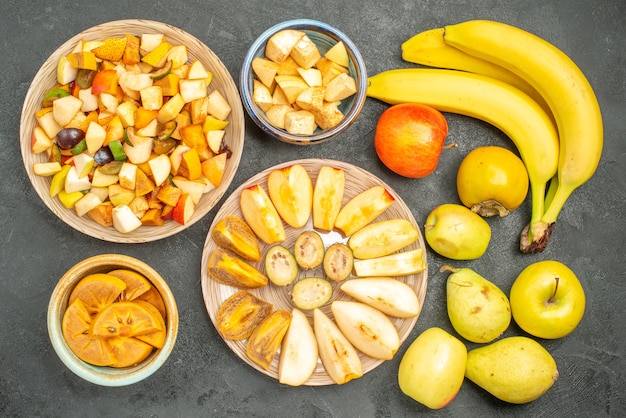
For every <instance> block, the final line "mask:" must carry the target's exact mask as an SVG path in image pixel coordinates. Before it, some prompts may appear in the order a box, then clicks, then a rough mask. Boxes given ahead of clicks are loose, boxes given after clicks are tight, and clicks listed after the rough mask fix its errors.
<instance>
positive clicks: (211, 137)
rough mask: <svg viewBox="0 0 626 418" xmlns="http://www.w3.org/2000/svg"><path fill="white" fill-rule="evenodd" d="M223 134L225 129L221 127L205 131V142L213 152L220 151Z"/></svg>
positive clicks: (217, 152)
mask: <svg viewBox="0 0 626 418" xmlns="http://www.w3.org/2000/svg"><path fill="white" fill-rule="evenodd" d="M225 134H226V131H225V130H223V129H214V130H211V131H208V132H207V133H206V142H207V143H208V144H209V149H210V150H211V152H213V153H214V154H219V153H220V152H221V151H222V142H224V135H225Z"/></svg>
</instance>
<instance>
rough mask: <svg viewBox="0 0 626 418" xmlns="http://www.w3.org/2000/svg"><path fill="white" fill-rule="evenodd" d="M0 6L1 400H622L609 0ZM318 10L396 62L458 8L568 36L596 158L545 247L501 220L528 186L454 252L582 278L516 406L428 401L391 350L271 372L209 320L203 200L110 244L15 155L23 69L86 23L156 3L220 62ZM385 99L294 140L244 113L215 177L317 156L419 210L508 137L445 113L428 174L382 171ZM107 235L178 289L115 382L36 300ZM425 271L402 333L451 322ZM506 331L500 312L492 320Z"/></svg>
mask: <svg viewBox="0 0 626 418" xmlns="http://www.w3.org/2000/svg"><path fill="white" fill-rule="evenodd" d="M2 9H3V10H2V17H0V34H1V36H0V39H2V41H1V42H2V44H1V46H0V51H1V55H0V56H1V60H0V74H1V75H2V77H1V78H0V86H1V87H0V91H1V93H2V95H1V97H2V99H1V100H0V115H2V117H0V138H1V141H2V144H3V145H2V149H3V152H2V153H0V162H1V163H0V171H1V174H0V179H2V180H1V181H0V190H1V192H0V196H2V197H1V200H0V202H1V203H0V230H1V231H2V247H1V249H0V271H1V273H0V277H1V279H0V370H1V371H0V416H101V415H110V416H153V417H155V416H162V417H165V416H184V417H187V416H209V415H210V416H269V415H271V416H361V417H370V416H390V417H398V416H410V415H418V414H419V415H438V416H462V415H466V416H488V415H498V416H504V415H507V416H508V415H510V416H519V417H528V416H546V417H548V416H550V417H551V416H559V417H570V416H581V417H583V416H585V417H586V416H594V417H601V416H613V417H618V416H624V415H625V414H626V395H625V391H626V377H625V374H624V370H625V368H626V362H625V360H624V355H625V354H626V349H625V348H624V343H625V337H626V326H625V322H624V314H625V312H624V306H625V301H626V287H625V284H624V279H625V277H624V276H625V274H624V272H625V270H624V263H623V261H622V260H623V250H624V247H625V244H626V239H625V238H624V237H625V236H626V228H625V227H624V203H625V197H626V182H625V181H624V170H625V169H626V164H625V163H624V156H625V154H626V145H625V142H624V138H623V135H624V131H626V118H625V116H626V106H625V103H626V81H625V80H626V62H625V61H624V57H625V56H626V48H625V43H624V39H626V29H625V26H624V23H626V3H624V2H622V1H620V0H596V1H581V0H546V1H542V2H534V1H529V0H520V1H517V2H506V1H494V0H476V1H435V0H427V1H410V0H399V1H394V2H381V1H372V0H359V1H357V0H352V1H346V2H335V1H325V0H321V1H313V2H297V4H292V2H285V1H278V0H268V1H241V2H227V1H222V2H218V1H212V0H207V1H192V2H191V1H189V2H185V1H182V2H178V1H155V2H143V1H119V0H109V1H106V2H105V1H99V2H94V1H87V2H74V1H66V0H57V1H56V2H44V1H32V2H27V1H24V2H4V4H3V7H2ZM299 17H305V18H314V19H318V20H322V21H325V22H327V23H330V24H332V25H334V26H336V27H338V28H339V29H341V30H342V31H344V32H345V33H347V34H348V35H349V36H350V37H351V38H352V40H353V41H354V42H355V43H356V44H357V45H358V46H359V47H360V49H361V52H362V54H363V55H364V58H365V60H366V64H367V67H368V72H369V73H370V74H375V73H378V72H380V71H383V70H387V69H391V68H394V67H399V66H404V65H407V64H406V63H403V62H402V60H401V55H400V44H401V43H402V42H403V41H404V40H406V39H407V38H409V37H410V36H412V35H413V34H415V33H417V32H418V31H421V30H425V29H429V28H432V27H436V26H441V25H445V24H449V23H454V22H458V21H462V20H467V19H472V18H488V19H494V20H500V21H504V22H507V23H510V24H514V25H518V26H520V27H522V28H525V29H527V30H529V31H531V32H534V33H536V34H538V35H540V36H542V37H544V38H546V39H547V40H549V41H551V42H553V43H554V44H556V45H557V46H559V47H560V48H562V49H563V50H564V51H565V52H566V53H567V54H569V55H570V56H571V57H572V58H573V59H574V61H575V62H577V63H578V65H579V66H580V68H581V69H582V70H583V71H584V72H585V74H586V75H587V76H588V78H589V80H590V82H591V84H592V85H593V86H594V88H595V91H596V93H597V96H598V98H599V101H600V105H601V108H602V111H603V116H604V122H605V149H604V154H603V158H602V161H601V162H600V166H599V168H598V171H597V173H596V175H595V176H594V177H593V178H592V180H591V181H589V182H588V183H587V184H585V185H584V186H583V187H581V188H580V189H579V190H577V191H576V192H575V193H574V195H573V196H572V198H571V200H570V201H569V202H568V203H567V205H566V207H565V209H564V211H563V213H562V214H561V216H560V217H559V222H558V226H557V228H556V231H555V233H554V235H553V237H552V241H551V242H550V244H549V246H548V248H547V250H546V251H545V252H544V253H542V254H537V255H525V254H521V253H520V252H519V251H518V250H517V247H518V237H519V232H520V230H521V228H522V226H523V225H524V224H525V223H526V221H527V219H529V204H528V203H525V204H524V205H523V206H522V207H521V208H520V209H519V210H517V211H516V212H514V213H513V214H512V215H511V216H509V217H507V218H505V219H492V220H490V221H489V223H490V224H491V226H492V229H493V233H494V236H493V240H492V243H491V246H490V248H489V251H488V252H487V254H485V256H483V257H482V258H480V259H478V260H476V261H473V262H467V263H455V264H456V265H464V266H468V267H471V268H473V269H475V270H476V271H478V272H479V273H481V274H482V275H484V276H485V277H488V278H490V279H492V280H493V281H495V282H496V283H498V284H499V285H500V286H501V287H502V288H503V289H504V290H505V292H508V290H509V289H510V286H511V283H512V281H513V280H514V278H515V277H516V276H517V274H518V273H519V272H520V271H521V270H522V269H523V268H524V267H525V266H526V265H528V264H530V263H531V262H534V261H538V260H543V259H556V260H559V261H561V262H563V263H565V264H567V265H568V266H570V267H571V268H572V269H573V270H574V271H575V272H576V273H577V275H578V276H579V278H580V280H581V281H582V283H583V286H584V287H585V290H586V293H587V301H588V307H587V310H586V314H585V317H584V319H583V321H582V323H581V324H580V326H579V328H578V329H577V330H576V331H575V332H574V333H573V334H571V335H570V336H567V337H566V338H563V339H560V340H556V341H543V342H542V343H543V344H544V346H545V347H546V348H548V349H549V350H550V351H551V352H552V354H553V355H554V357H555V358H556V361H557V363H558V367H559V370H560V372H561V377H560V379H559V380H558V382H557V383H556V384H555V385H554V387H553V388H552V389H551V390H550V391H549V392H548V393H547V394H546V395H545V396H543V397H542V398H540V399H539V400H537V401H535V402H533V403H530V404H527V405H522V406H513V405H508V404H505V403H502V402H499V401H497V400H496V399H494V398H493V397H491V396H490V395H489V394H487V393H486V392H484V391H482V390H481V389H479V388H478V387H476V386H475V385H473V384H472V383H470V382H467V381H466V382H465V383H464V385H463V387H462V388H461V391H460V393H459V394H458V396H457V397H456V399H455V400H454V401H453V402H452V403H451V404H450V405H449V406H448V407H446V408H445V409H443V410H441V411H439V412H432V411H429V410H428V409H426V408H425V407H423V406H421V405H420V404H418V403H416V402H414V401H412V400H411V399H409V398H408V397H406V396H404V395H403V394H402V393H401V392H400V390H399V388H398V385H397V378H396V375H397V368H398V364H399V361H400V358H401V355H402V354H403V353H404V351H405V350H406V348H407V346H408V342H407V343H405V344H404V345H403V346H402V347H401V349H400V351H399V353H398V355H397V356H396V357H395V359H393V360H392V361H388V362H386V363H384V364H382V365H381V366H380V367H378V368H376V369H375V370H373V371H372V372H370V373H368V374H367V375H365V376H364V377H363V378H362V379H359V380H356V381H353V382H350V383H349V384H347V385H344V386H328V387H300V388H290V387H286V386H282V385H280V384H279V383H277V382H276V381H274V380H273V379H270V378H268V377H266V376H264V375H262V374H260V373H258V372H256V371H254V370H253V369H252V368H251V367H249V366H248V365H246V364H245V363H244V362H243V361H241V360H240V359H239V358H238V357H237V356H235V355H234V354H233V353H232V352H231V351H230V350H229V349H228V347H227V346H226V345H225V344H224V343H223V341H222V340H221V339H220V337H219V336H218V334H217V332H216V330H215V328H214V327H213V325H212V323H211V321H210V319H209V317H208V315H207V312H206V309H205V307H204V303H203V300H202V294H201V291H200V258H201V253H202V246H203V243H204V240H205V237H206V234H207V231H208V228H209V226H210V224H211V222H212V221H213V217H214V216H215V213H216V211H217V208H216V209H214V210H213V211H211V212H210V213H209V215H208V216H206V217H205V218H204V219H203V220H202V221H200V222H198V223H196V224H195V225H193V226H192V227H191V228H189V229H187V230H186V231H185V232H183V233H180V234H178V235H176V236H173V237H170V238H167V239H165V240H161V241H157V242H153V243H147V244H137V245H119V244H112V243H107V242H101V241H98V240H95V239H92V238H90V237H88V236H86V235H83V234H81V233H80V232H77V231H74V230H73V229H71V228H69V227H68V226H67V225H66V224H64V223H63V222H61V221H60V220H58V219H57V218H56V217H55V216H54V215H53V214H52V213H51V212H50V211H49V210H48V209H47V207H46V206H45V205H44V204H43V203H42V202H41V201H40V200H39V198H38V196H37V195H36V194H35V193H34V190H33V188H32V186H31V184H30V182H29V180H28V178H27V176H26V173H25V171H24V169H23V165H22V161H21V155H20V150H19V146H18V143H19V142H18V135H19V118H20V112H21V108H22V103H23V99H24V96H25V94H26V91H27V89H28V87H29V85H30V82H31V80H32V78H33V76H34V75H35V73H36V71H37V70H38V68H39V66H40V65H41V64H42V63H43V62H44V60H45V59H46V58H47V57H48V55H50V54H51V53H52V52H53V51H54V50H55V49H56V48H57V47H58V46H59V45H61V44H62V43H63V42H65V41H66V40H67V39H69V38H70V37H71V36H73V35H74V34H76V33H78V32H80V31H82V30H84V29H86V28H88V27H91V26H93V25H95V24H97V23H101V22H106V21H109V20H117V19H126V18H145V19H152V20H159V21H163V22H167V23H170V24H172V25H174V26H178V27H180V28H182V29H184V30H186V31H188V32H190V33H191V34H193V35H195V36H196V37H198V38H199V39H201V40H202V41H204V42H205V43H206V44H207V45H208V46H209V47H210V48H211V49H212V50H213V51H215V53H216V54H217V55H218V56H219V57H220V58H221V59H222V61H223V62H224V63H225V65H226V66H227V67H228V69H229V70H230V72H231V74H232V75H233V77H234V78H235V79H237V77H238V72H239V69H240V65H241V62H242V60H243V57H244V54H245V52H246V50H247V48H248V46H249V45H250V44H251V43H252V42H253V40H254V39H255V38H256V36H257V35H259V34H260V33H261V32H262V31H264V30H265V29H266V28H267V27H269V26H271V25H273V24H275V23H277V22H279V21H282V20H286V19H291V18H299ZM385 108H386V106H385V105H383V104H382V103H379V102H376V101H373V100H368V101H367V103H366V105H365V108H364V110H363V113H362V114H361V117H360V118H359V120H358V121H357V122H356V123H355V124H354V125H353V126H352V127H351V128H350V129H349V130H348V131H347V132H346V133H345V134H344V135H343V136H341V137H340V138H338V139H336V140H334V141H332V142H329V143H326V144H322V145H319V146H315V147H308V148H304V147H295V146H290V145H286V144H282V143H279V142H278V141H276V140H273V139H271V138H269V137H267V136H265V135H264V134H263V133H262V132H261V131H260V130H259V129H257V128H256V126H254V125H253V124H252V122H251V121H250V120H249V119H246V122H247V127H246V138H245V141H246V142H245V148H244V152H243V157H242V161H241V166H240V169H239V171H238V172H237V176H236V177H235V180H234V182H233V183H232V185H231V188H230V190H229V192H232V191H233V190H234V189H235V188H236V187H237V186H238V185H239V184H241V183H242V182H244V181H245V180H246V179H248V178H249V177H251V176H252V175H254V174H255V173H257V172H259V171H261V170H263V169H265V168H267V167H270V166H273V165H275V164H278V163H281V162H284V161H289V160H295V159H302V158H334V159H340V160H343V161H346V162H349V163H352V164H354V165H357V166H360V167H363V168H365V169H367V170H369V171H370V172H372V173H373V174H374V175H376V176H378V177H380V178H382V179H383V180H384V181H385V182H387V183H388V184H390V185H391V187H393V188H394V190H396V191H397V192H398V193H399V194H400V195H401V197H402V198H403V199H404V200H405V202H406V203H407V204H408V205H409V206H410V207H411V209H412V211H413V214H414V216H415V218H416V219H417V220H418V222H420V223H423V221H424V219H425V217H426V215H427V214H428V212H429V211H430V210H431V209H432V208H433V207H434V206H435V205H437V204H439V203H444V202H456V201H458V197H457V195H456V190H455V187H454V179H455V175H456V169H457V167H458V164H459V163H460V161H461V159H462V157H463V156H464V155H465V154H466V153H467V152H468V151H469V150H471V149H472V148H474V147H476V146H478V145H487V144H497V145H502V146H505V147H509V148H512V143H511V142H510V141H509V140H508V139H507V138H506V137H505V136H504V135H503V134H501V133H500V132H499V131H497V130H496V129H494V128H492V127H490V126H487V125H486V124H483V123H480V122H478V121H475V120H471V119H468V118H465V117H461V116H457V115H447V117H448V121H449V125H450V134H449V138H448V140H449V141H455V142H458V144H459V147H458V148H455V149H451V150H447V151H445V152H444V154H443V156H442V158H441V161H440V163H439V166H438V168H437V170H436V172H435V173H434V174H432V175H431V176H429V177H427V178H425V179H421V180H408V179H404V178H400V177H398V176H396V175H393V174H392V173H390V172H389V171H388V170H386V169H385V168H384V167H383V166H382V164H381V163H380V162H379V160H378V159H377V156H376V153H375V151H374V148H373V135H374V128H375V124H376V121H377V119H378V116H379V115H380V113H381V112H382V111H383V110H384V109H385ZM109 252H113V253H124V254H129V255H131V256H134V257H137V258H140V259H142V260H144V261H146V262H148V263H150V264H151V265H152V266H154V267H155V268H156V269H157V270H158V271H159V272H160V273H161V274H162V275H163V276H165V277H166V278H167V280H168V281H169V284H170V286H171V287H172V289H173V291H174V293H175V296H176V298H177V300H178V306H179V311H180V332H179V337H178V341H177V343H176V346H175V348H174V350H173V352H172V355H171V357H170V358H169V360H168V361H167V363H166V364H165V365H164V367H162V368H161V369H160V370H158V371H157V372H156V373H155V374H154V375H153V376H152V377H150V378H149V379H147V380H145V381H143V382H140V383H137V384H135V385H132V386H128V387H121V388H106V387H99V386H96V385H93V384H90V383H88V382H85V381H83V380H81V379H80V378H79V377H77V376H75V375H74V374H72V373H71V372H70V371H68V370H67V369H66V368H65V366H64V365H63V364H62V363H61V361H60V360H59V359H58V357H57V356H56V354H55V353H54V351H53V349H52V347H51V345H50V342H49V340H48V333H47V329H46V307H47V303H48V299H49V297H50V294H51V292H52V289H53V288H54V286H55V284H56V281H57V280H58V278H59V277H60V276H61V275H62V274H63V273H64V272H65V270H66V269H67V268H69V267H70V266H71V265H73V264H74V263H76V262H77V261H79V260H81V259H83V258H85V257H88V256H91V255H95V254H99V253H109ZM428 261H429V263H430V272H431V274H430V277H429V284H428V292H427V296H426V302H425V306H424V309H423V311H422V314H421V316H420V318H419V320H418V322H417V325H416V327H415V328H414V330H413V332H412V334H411V335H410V337H409V341H412V340H413V339H414V338H415V337H416V336H417V335H418V334H419V333H420V332H422V331H423V330H425V329H426V328H429V327H432V326H440V327H443V328H444V329H447V330H449V331H451V326H450V323H449V321H448V319H447V316H446V311H445V278H446V277H447V275H446V274H441V273H438V269H439V267H440V266H441V265H442V264H443V263H444V262H446V260H444V259H442V258H441V257H438V256H436V255H435V254H434V253H432V252H430V251H429V252H428ZM518 333H520V331H519V330H518V329H517V328H516V327H515V326H512V327H511V328H510V329H509V331H508V332H507V335H509V334H510V335H514V334H518Z"/></svg>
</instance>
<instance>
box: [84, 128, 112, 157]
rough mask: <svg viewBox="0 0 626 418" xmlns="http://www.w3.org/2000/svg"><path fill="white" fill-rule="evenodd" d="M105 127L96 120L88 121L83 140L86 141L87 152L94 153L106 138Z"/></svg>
mask: <svg viewBox="0 0 626 418" xmlns="http://www.w3.org/2000/svg"><path fill="white" fill-rule="evenodd" d="M106 135H107V132H106V129H104V128H103V127H102V126H101V125H100V124H99V123H98V122H89V125H88V126H87V131H86V132H85V142H86V143H87V152H88V153H89V154H92V155H93V154H95V153H96V151H98V150H99V149H100V148H101V147H102V145H103V144H104V140H105V139H106Z"/></svg>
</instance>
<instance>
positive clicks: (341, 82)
mask: <svg viewBox="0 0 626 418" xmlns="http://www.w3.org/2000/svg"><path fill="white" fill-rule="evenodd" d="M355 93H356V81H355V80H354V78H353V77H351V76H350V75H348V74H346V73H341V74H339V75H337V76H336V77H334V78H333V79H332V80H331V81H330V82H329V83H328V84H327V85H326V93H324V100H326V101H327V102H336V101H341V100H343V99H345V98H348V97H350V96H352V95H353V94H355Z"/></svg>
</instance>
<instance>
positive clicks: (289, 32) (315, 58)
mask: <svg viewBox="0 0 626 418" xmlns="http://www.w3.org/2000/svg"><path fill="white" fill-rule="evenodd" d="M251 65H252V72H253V74H254V76H255V78H254V80H253V89H252V91H253V98H252V99H253V101H254V103H255V104H256V105H257V106H259V108H260V109H261V110H262V111H263V112H265V116H266V117H267V119H268V120H269V122H270V123H271V124H272V125H273V126H274V127H276V128H279V129H284V130H286V131H287V132H289V133H291V134H295V135H311V134H313V133H314V132H315V130H316V129H318V128H320V129H329V128H332V127H333V126H336V125H337V124H339V122H341V120H342V119H343V116H344V115H343V113H342V112H341V110H340V109H339V105H340V103H341V101H342V100H344V99H346V98H348V97H350V96H352V95H354V94H355V93H356V81H355V79H354V78H353V77H352V76H351V75H350V74H349V71H348V66H349V58H348V52H347V50H346V47H345V45H344V44H343V42H341V41H339V42H337V43H336V44H334V45H333V46H332V47H331V48H330V49H329V50H328V51H327V52H326V53H325V54H324V55H323V56H322V54H321V53H320V50H319V49H318V47H317V45H316V44H315V43H314V42H313V40H312V39H311V38H309V36H308V35H307V34H306V32H303V31H299V30H293V29H286V30H282V31H280V32H278V33H276V34H274V35H273V36H272V37H271V38H270V39H269V40H268V41H267V44H266V46H265V56H263V57H256V58H254V59H253V60H252V64H251Z"/></svg>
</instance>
